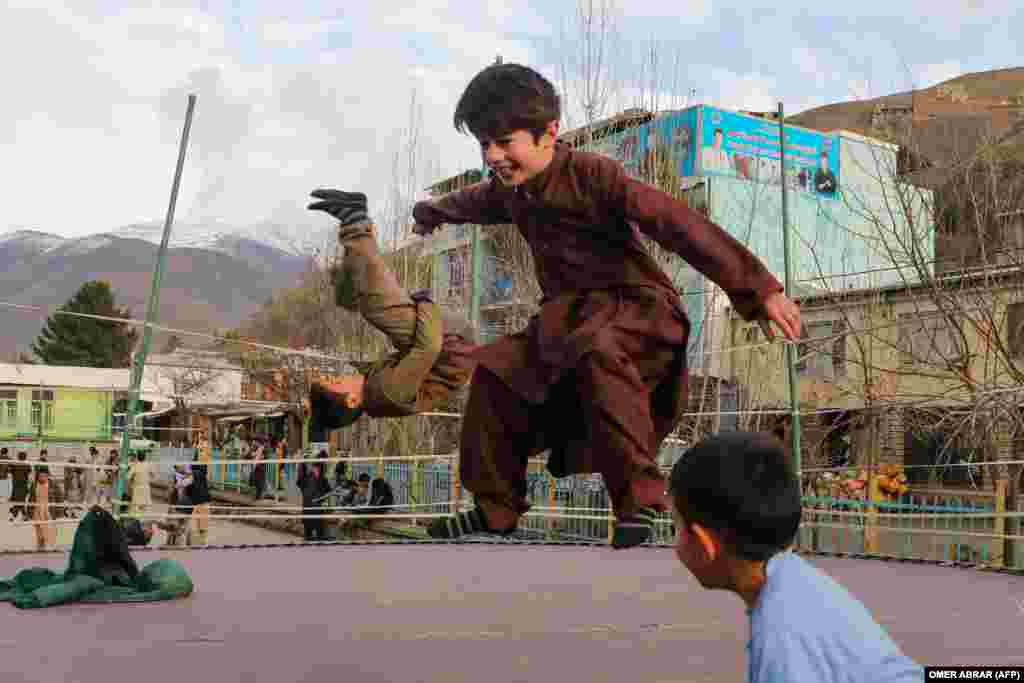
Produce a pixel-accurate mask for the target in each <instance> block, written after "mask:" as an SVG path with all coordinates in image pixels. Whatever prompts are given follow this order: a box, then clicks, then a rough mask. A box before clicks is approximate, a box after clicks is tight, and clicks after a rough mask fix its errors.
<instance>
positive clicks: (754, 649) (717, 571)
mask: <svg viewBox="0 0 1024 683" xmlns="http://www.w3.org/2000/svg"><path fill="white" fill-rule="evenodd" d="M669 493H670V494H671V496H672V508H673V510H672V516H673V519H674V522H675V528H676V547H675V551H676V556H677V557H678V558H679V561H680V562H682V563H683V564H684V565H686V567H687V569H689V570H690V572H691V573H692V574H693V576H694V577H695V578H696V579H697V580H698V581H699V582H700V584H701V585H702V586H704V588H708V589H719V590H728V591H732V592H733V593H736V594H737V595H739V596H740V598H741V599H742V600H743V602H744V603H745V604H746V607H747V613H748V614H749V615H750V643H749V645H748V649H747V650H748V657H749V661H748V673H747V677H746V679H745V680H747V681H750V682H751V683H773V682H774V681H815V682H816V683H839V681H877V682H879V683H882V682H883V681H884V682H885V683H910V682H911V681H923V680H924V671H923V670H922V668H921V667H920V666H918V665H917V664H916V663H914V662H913V661H912V660H911V659H909V658H908V657H906V656H905V655H904V654H903V653H902V652H901V651H900V649H899V647H898V646H897V645H896V643H894V642H893V640H892V639H891V638H890V637H889V635H888V634H887V633H886V632H885V630H884V629H883V628H882V627H881V626H880V625H879V624H878V623H877V622H876V621H875V620H874V619H873V618H872V617H871V614H870V612H868V610H867V609H866V608H865V607H864V605H863V604H861V603H860V601H858V600H857V599H856V598H854V597H853V596H852V595H850V594H849V593H848V592H847V591H846V589H844V588H843V587H842V586H840V585H839V584H838V583H836V582H835V581H834V580H832V579H831V578H830V577H829V576H827V575H826V574H824V573H822V572H821V571H819V570H818V569H816V568H815V567H814V566H812V565H811V564H809V563H808V562H806V561H804V559H803V558H801V557H800V556H799V555H795V554H793V553H791V552H788V551H787V548H788V547H789V546H790V545H791V544H792V543H793V540H794V538H795V537H796V533H797V529H798V528H799V526H800V483H799V480H798V479H797V476H796V474H795V473H794V472H793V470H792V468H791V467H790V466H789V465H788V463H787V460H786V455H785V452H784V451H783V449H782V444H781V442H779V441H778V440H777V439H776V438H775V437H774V436H773V435H771V434H765V433H753V434H751V433H744V432H725V433H722V434H719V435H717V436H714V437H711V438H709V439H706V440H704V441H702V442H701V443H699V444H697V445H696V446H694V447H693V448H692V449H691V450H690V451H689V452H688V453H686V454H685V455H683V457H681V458H680V459H679V461H678V462H676V464H675V466H674V467H673V468H672V477H671V482H670V484H669Z"/></svg>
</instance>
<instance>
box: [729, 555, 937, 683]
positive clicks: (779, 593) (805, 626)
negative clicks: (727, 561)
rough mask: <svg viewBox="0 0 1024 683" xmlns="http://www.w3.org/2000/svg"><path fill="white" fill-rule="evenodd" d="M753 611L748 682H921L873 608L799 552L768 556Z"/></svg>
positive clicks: (919, 673)
mask: <svg viewBox="0 0 1024 683" xmlns="http://www.w3.org/2000/svg"><path fill="white" fill-rule="evenodd" d="M765 572H766V575H767V581H766V582H765V585H764V587H763V588H762V589H761V594H760V595H759V596H758V599H757V603H756V604H755V605H754V608H753V609H751V610H749V611H748V614H749V615H750V643H749V644H748V645H747V657H748V661H749V663H750V665H749V669H748V674H747V681H748V682H749V683H781V682H782V681H786V682H787V683H804V682H805V681H807V682H811V681H813V682H814V683H840V682H843V683H853V682H854V681H857V682H865V683H866V682H867V681H872V682H875V681H877V682H879V683H881V682H883V681H884V682H885V683H911V682H913V683H921V681H923V680H924V669H923V668H922V667H920V666H918V665H917V664H915V663H914V661H913V660H911V659H910V658H909V657H907V656H905V655H904V654H903V653H902V652H900V649H899V647H898V646H897V645H896V643H895V642H893V640H892V638H890V637H889V635H888V634H887V633H886V632H885V630H884V629H883V628H882V627H881V626H880V625H879V624H878V623H877V622H875V620H874V619H873V618H872V616H871V613H870V612H868V610H867V608H866V607H864V605H863V604H861V602H860V601H859V600H857V599H856V598H854V597H853V596H852V595H850V594H849V593H848V592H847V591H846V589H845V588H843V587H842V586H840V585H839V584H838V583H836V582H835V581H834V580H833V579H832V578H831V577H829V576H828V575H826V574H824V573H823V572H821V571H819V570H818V569H816V568H815V567H813V566H812V565H811V564H810V563H808V562H807V561H805V560H804V559H803V558H802V557H800V556H799V555H795V554H793V553H791V552H785V553H782V554H779V555H776V556H775V557H773V558H771V559H770V560H769V561H768V565H767V567H766V570H765Z"/></svg>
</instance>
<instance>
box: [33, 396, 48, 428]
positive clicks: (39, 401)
mask: <svg viewBox="0 0 1024 683" xmlns="http://www.w3.org/2000/svg"><path fill="white" fill-rule="evenodd" d="M32 426H33V427H35V428H36V429H40V428H42V429H53V391H51V390H49V389H34V390H33V391H32Z"/></svg>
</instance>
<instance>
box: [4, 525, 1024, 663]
mask: <svg viewBox="0 0 1024 683" xmlns="http://www.w3.org/2000/svg"><path fill="white" fill-rule="evenodd" d="M158 556H166V557H174V558H175V559H177V560H179V561H180V562H182V563H183V564H184V565H185V566H186V567H187V568H188V569H189V571H190V573H191V574H192V576H193V579H194V580H195V583H196V592H195V593H194V594H193V595H192V597H190V598H188V599H185V600H179V601H174V602H167V603H147V604H133V605H102V606H99V605H88V606H86V605H68V606H62V607H55V608H50V609H43V610H29V611H20V610H17V609H15V608H14V607H12V606H10V605H0V614H2V616H0V625H2V626H0V680H2V681H4V683H23V682H24V683H29V682H31V683H37V682H38V681H76V683H94V682H95V683H100V682H102V683H108V682H109V681H111V680H138V681H143V680H144V681H147V683H165V682H166V683H180V682H181V681H183V680H201V681H211V683H234V682H236V681H239V682H241V681H245V682H246V683H262V682H264V681H266V682H268V683H269V682H273V683H282V682H283V681H311V682H318V681H331V682H335V681H353V682H359V683H363V682H365V683H378V682H379V683H397V682H404V681H410V682H412V681H418V682H420V681H422V682H431V683H433V682H435V681H438V682H439V681H445V682H446V683H453V682H460V681H466V682H470V681H472V682H479V681H488V682H491V681H494V682H503V681H559V683H570V682H575V681H580V682H582V681H586V682H588V683H594V682H602V681H609V682H611V681H615V682H616V683H621V682H622V681H629V682H631V683H632V682H636V683H655V682H666V681H740V680H742V679H743V667H744V664H745V650H744V648H745V644H746V639H747V636H748V625H747V618H746V615H745V613H744V609H743V605H742V603H741V602H740V601H739V599H738V598H737V597H735V596H734V595H732V594H729V593H724V592H719V591H714V592H713V591H706V590H704V589H702V588H701V587H700V586H699V585H698V584H697V582H696V581H695V580H694V579H693V578H692V577H691V576H690V575H689V574H688V573H687V571H686V570H685V569H684V568H683V567H682V566H680V565H679V563H678V562H677V561H676V558H675V556H674V554H673V552H672V550H671V549H669V548H657V547H650V548H639V549H634V550H630V551H614V550H612V549H610V548H608V547H606V546H592V547H588V546H571V545H561V546H559V545H550V546H548V545H539V544H537V545H535V544H519V543H505V542H498V543H474V542H468V543H456V544H348V545H324V546H320V547H316V546H301V545H299V544H297V546H296V547H287V546H285V547H242V548H236V549H229V548H206V549H190V550H169V549H168V550H161V549H152V550H141V551H139V552H138V553H137V559H138V560H139V562H140V564H141V563H146V562H149V561H151V560H153V559H156V557H158ZM809 559H810V561H811V562H813V563H814V564H815V565H817V566H819V567H820V568H822V569H823V570H824V571H826V572H828V573H829V574H831V575H833V576H835V577H836V578H837V579H838V580H839V581H840V582H842V583H843V584H844V585H845V586H846V587H847V588H848V589H849V590H850V591H851V592H852V593H853V594H854V595H856V596H857V597H859V598H860V599H861V600H863V601H864V603H865V604H866V605H867V607H868V608H869V609H870V610H871V611H872V613H873V614H874V615H875V617H876V618H877V619H878V620H879V622H880V623H881V624H882V625H883V626H884V627H885V628H886V629H888V630H889V632H890V633H891V634H892V636H893V637H894V638H895V639H896V641H897V642H898V643H899V644H900V645H901V647H902V648H903V649H904V651H905V652H906V653H907V654H908V655H910V656H911V657H913V658H915V659H916V660H917V661H919V662H920V663H922V664H926V665H927V664H948V665H957V664H961V665H977V664H996V663H998V664H1005V665H1011V664H1016V665H1021V664H1024V648H1021V647H1020V641H1019V633H1020V629H1021V628H1022V627H1024V579H1022V578H1021V577H1018V576H1014V575H1011V574H1004V573H989V572H980V571H973V570H967V569H962V568H954V567H944V566H939V565H934V564H923V563H898V562H886V561H879V560H870V559H846V558H829V557H809ZM64 560H65V556H64V555H63V554H58V553H49V554H25V555H18V556H0V576H12V575H14V574H15V573H16V572H17V570H18V569H21V568H23V567H28V566H48V567H52V568H54V569H62V568H63V563H64ZM806 617H807V618H808V619H814V618H815V615H814V614H807V615H806Z"/></svg>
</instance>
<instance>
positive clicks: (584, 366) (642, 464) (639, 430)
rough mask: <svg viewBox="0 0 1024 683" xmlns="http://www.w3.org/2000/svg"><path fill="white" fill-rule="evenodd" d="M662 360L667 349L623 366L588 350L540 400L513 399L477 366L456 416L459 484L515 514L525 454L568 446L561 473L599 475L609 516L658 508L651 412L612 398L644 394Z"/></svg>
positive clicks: (521, 506)
mask: <svg viewBox="0 0 1024 683" xmlns="http://www.w3.org/2000/svg"><path fill="white" fill-rule="evenodd" d="M626 345H627V346H628V343H627V344H626ZM623 350H624V351H625V349H623ZM670 363H671V356H670V355H668V354H660V356H659V357H655V358H652V359H649V360H648V362H647V363H642V364H641V367H638V366H637V365H633V364H632V363H627V364H623V361H622V356H620V355H619V354H618V353H616V354H614V355H613V354H610V353H608V352H606V351H600V350H596V351H593V352H591V353H589V354H587V355H586V356H584V358H583V360H582V362H581V363H580V365H579V366H578V367H577V368H576V369H575V370H574V371H572V372H571V373H569V374H567V375H566V376H565V377H564V378H563V379H562V380H561V381H560V382H559V383H558V384H557V385H556V386H555V387H554V388H553V390H552V392H551V395H550V397H549V399H548V400H547V401H546V402H545V403H544V404H541V405H535V404H531V403H530V402H528V401H526V400H525V399H523V398H521V397H520V396H519V395H518V394H517V393H515V392H514V391H513V390H512V389H510V388H509V387H508V386H507V385H506V384H505V383H504V382H503V381H502V380H501V379H500V378H499V377H498V376H497V375H495V374H494V373H493V372H491V371H490V370H488V369H487V368H484V367H479V368H477V370H476V373H475V374H474V375H473V382H472V384H471V385H470V391H469V401H468V403H467V405H466V409H465V414H464V416H463V430H462V443H461V457H460V461H459V471H460V476H461V478H462V483H463V484H464V485H465V487H466V489H467V490H469V491H471V492H472V493H473V494H474V495H475V496H476V497H477V498H485V499H487V500H488V501H490V502H492V503H495V504H497V505H499V506H500V507H502V508H504V509H506V510H508V511H509V512H510V513H513V514H514V515H521V514H522V513H524V512H526V511H527V510H528V509H529V507H530V506H529V504H528V503H527V500H526V493H527V491H526V470H527V460H528V458H529V457H531V456H535V455H538V454H540V453H542V452H543V451H545V450H547V449H549V448H552V449H559V450H560V449H562V448H564V447H565V446H566V445H576V446H577V448H574V449H573V451H574V452H575V453H576V454H577V457H578V460H579V461H577V462H574V463H571V467H570V468H569V471H570V472H575V473H591V472H598V473H600V474H601V477H602V479H603V480H604V484H605V487H606V488H607V490H608V497H609V499H610V501H611V504H612V509H613V510H614V511H615V515H616V517H618V518H620V519H621V518H623V517H626V516H629V515H632V514H635V513H636V512H637V511H638V509H639V508H641V507H650V508H654V509H656V510H659V511H663V510H665V509H666V505H665V480H664V477H663V476H662V475H661V474H660V471H659V470H658V466H657V460H656V456H657V453H658V448H659V446H660V444H659V443H657V438H656V435H655V428H654V421H653V419H652V416H651V413H650V411H649V410H647V411H644V410H642V409H637V408H636V407H637V406H641V405H643V403H644V402H643V401H640V402H635V403H632V404H630V405H631V406H633V407H634V408H633V409H628V410H624V408H623V405H622V402H621V401H620V400H619V399H620V397H621V396H623V395H640V396H643V395H645V394H646V395H648V396H649V394H650V391H651V389H653V387H654V386H655V385H656V384H657V381H658V380H659V379H660V378H661V377H662V376H663V375H664V373H665V372H666V371H667V369H668V367H669V366H670ZM644 366H645V367H644ZM647 403H648V405H649V401H648V402H647ZM580 444H587V446H586V447H585V448H579V447H578V445H580ZM549 457H550V456H549ZM549 469H550V463H549ZM555 469H562V467H557V468H555ZM553 471H554V470H553ZM495 523H497V522H495Z"/></svg>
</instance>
